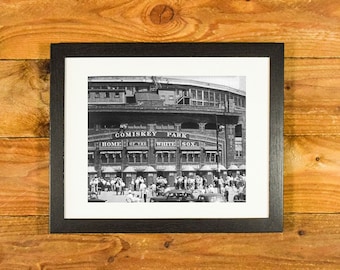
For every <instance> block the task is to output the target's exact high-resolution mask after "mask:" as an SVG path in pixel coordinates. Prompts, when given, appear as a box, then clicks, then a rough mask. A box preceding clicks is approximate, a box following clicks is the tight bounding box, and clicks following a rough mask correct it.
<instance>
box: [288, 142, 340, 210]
mask: <svg viewBox="0 0 340 270" xmlns="http://www.w3.org/2000/svg"><path fill="white" fill-rule="evenodd" d="M284 142H285V143H284V149H285V155H284V207H285V212H318V210H317V209H318V208H319V209H321V208H322V209H323V212H339V211H340V192H338V190H339V188H340V182H339V178H340V172H339V166H340V160H339V153H340V137H339V136H285V139H284Z"/></svg>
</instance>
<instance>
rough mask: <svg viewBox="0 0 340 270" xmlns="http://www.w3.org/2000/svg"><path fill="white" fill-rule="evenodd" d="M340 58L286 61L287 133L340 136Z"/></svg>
mask: <svg viewBox="0 0 340 270" xmlns="http://www.w3.org/2000/svg"><path fill="white" fill-rule="evenodd" d="M339 85H340V59H303V60H294V59H288V60H286V61H285V97H284V102H285V106H284V118H285V120H284V133H285V134H287V135H332V134H333V135H338V134H339V133H340V114H339V110H340V106H339V104H340V91H338V89H339Z"/></svg>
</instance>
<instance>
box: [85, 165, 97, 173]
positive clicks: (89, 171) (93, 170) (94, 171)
mask: <svg viewBox="0 0 340 270" xmlns="http://www.w3.org/2000/svg"><path fill="white" fill-rule="evenodd" d="M87 172H88V173H97V171H96V170H95V169H94V167H93V166H88V167H87Z"/></svg>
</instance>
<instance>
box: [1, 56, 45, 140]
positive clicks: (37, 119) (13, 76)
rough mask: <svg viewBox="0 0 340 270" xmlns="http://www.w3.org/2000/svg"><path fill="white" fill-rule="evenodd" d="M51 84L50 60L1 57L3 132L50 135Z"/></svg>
mask: <svg viewBox="0 0 340 270" xmlns="http://www.w3.org/2000/svg"><path fill="white" fill-rule="evenodd" d="M49 84H50V81H49V61H0V85H1V91H0V107H1V110H0V119H1V121H0V136H2V137H4V136H6V137H17V136H20V137H25V136H27V137H31V136H37V137H40V136H42V137H44V136H45V137H46V136H48V134H49Z"/></svg>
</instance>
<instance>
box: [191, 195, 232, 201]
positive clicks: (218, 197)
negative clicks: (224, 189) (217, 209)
mask: <svg viewBox="0 0 340 270" xmlns="http://www.w3.org/2000/svg"><path fill="white" fill-rule="evenodd" d="M226 201H227V200H226V198H225V197H224V196H223V194H220V193H206V194H200V195H198V197H197V199H196V200H195V202H226Z"/></svg>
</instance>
